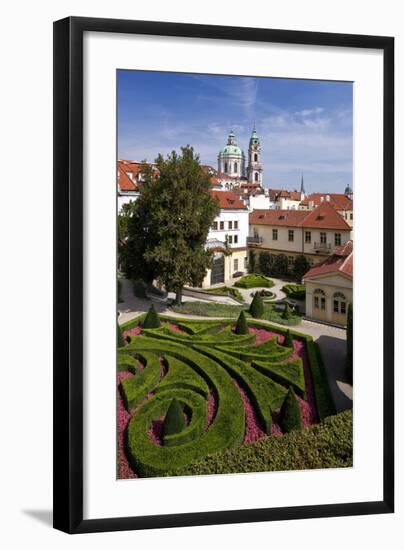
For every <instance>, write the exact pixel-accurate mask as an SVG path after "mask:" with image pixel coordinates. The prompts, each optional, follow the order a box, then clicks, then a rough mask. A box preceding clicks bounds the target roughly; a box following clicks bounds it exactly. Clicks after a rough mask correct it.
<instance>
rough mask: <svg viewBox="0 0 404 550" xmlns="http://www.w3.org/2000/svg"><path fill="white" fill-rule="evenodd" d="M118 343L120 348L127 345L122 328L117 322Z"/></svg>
mask: <svg viewBox="0 0 404 550" xmlns="http://www.w3.org/2000/svg"><path fill="white" fill-rule="evenodd" d="M116 345H117V346H118V348H122V347H123V346H124V345H125V340H124V339H123V334H122V330H121V327H120V326H119V324H118V323H117V324H116Z"/></svg>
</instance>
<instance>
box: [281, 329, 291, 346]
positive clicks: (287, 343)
mask: <svg viewBox="0 0 404 550" xmlns="http://www.w3.org/2000/svg"><path fill="white" fill-rule="evenodd" d="M283 345H284V346H285V348H293V338H292V335H291V334H290V330H289V329H288V330H287V331H286V334H285V340H284V341H283Z"/></svg>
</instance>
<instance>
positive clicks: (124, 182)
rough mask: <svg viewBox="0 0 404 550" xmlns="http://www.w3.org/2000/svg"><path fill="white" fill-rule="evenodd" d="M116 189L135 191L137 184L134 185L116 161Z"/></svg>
mask: <svg viewBox="0 0 404 550" xmlns="http://www.w3.org/2000/svg"><path fill="white" fill-rule="evenodd" d="M118 187H119V189H120V191H136V190H137V188H138V187H137V184H135V183H134V182H133V181H132V180H131V179H130V177H129V176H128V174H127V172H126V170H125V169H124V167H123V166H122V165H121V163H120V162H119V161H118Z"/></svg>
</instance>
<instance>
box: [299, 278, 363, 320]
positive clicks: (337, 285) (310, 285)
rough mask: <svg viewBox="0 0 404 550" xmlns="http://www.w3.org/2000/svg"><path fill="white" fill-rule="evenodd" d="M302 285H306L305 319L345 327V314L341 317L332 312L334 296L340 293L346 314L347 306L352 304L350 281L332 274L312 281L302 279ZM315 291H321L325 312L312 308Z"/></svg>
mask: <svg viewBox="0 0 404 550" xmlns="http://www.w3.org/2000/svg"><path fill="white" fill-rule="evenodd" d="M304 283H305V285H306V317H307V318H309V319H313V320H315V321H320V322H321V321H325V322H327V323H332V324H336V325H340V326H346V313H345V314H344V315H342V314H340V313H338V314H337V313H335V312H334V294H335V293H337V292H340V293H342V294H343V295H344V296H345V298H346V312H347V311H348V304H350V303H352V297H353V289H352V279H351V278H349V277H346V276H344V275H339V274H337V273H332V274H329V275H322V276H319V277H316V278H313V279H304ZM317 289H320V290H322V291H323V292H324V294H325V310H321V309H317V308H315V307H314V296H315V290H317ZM319 296H320V295H319Z"/></svg>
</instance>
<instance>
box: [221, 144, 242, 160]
mask: <svg viewBox="0 0 404 550" xmlns="http://www.w3.org/2000/svg"><path fill="white" fill-rule="evenodd" d="M220 154H221V155H239V156H240V157H241V156H242V154H243V153H242V152H241V149H240V147H239V146H238V145H226V147H224V148H223V149H222V150H221V152H220Z"/></svg>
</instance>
